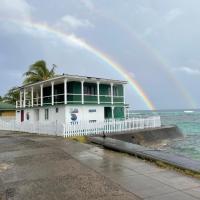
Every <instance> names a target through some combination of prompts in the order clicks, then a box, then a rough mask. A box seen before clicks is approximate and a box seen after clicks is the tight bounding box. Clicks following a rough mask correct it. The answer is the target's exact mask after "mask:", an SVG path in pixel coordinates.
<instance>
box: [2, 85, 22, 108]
mask: <svg viewBox="0 0 200 200" xmlns="http://www.w3.org/2000/svg"><path fill="white" fill-rule="evenodd" d="M17 100H19V91H18V90H17V87H13V88H11V89H10V90H9V91H8V92H7V94H6V95H5V96H4V97H3V102H5V103H9V104H13V105H15V103H16V101H17Z"/></svg>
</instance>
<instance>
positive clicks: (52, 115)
mask: <svg viewBox="0 0 200 200" xmlns="http://www.w3.org/2000/svg"><path fill="white" fill-rule="evenodd" d="M56 108H57V109H58V112H56ZM45 109H48V110H49V119H48V120H45ZM39 118H40V122H56V121H57V122H59V123H65V106H64V105H60V106H49V107H45V108H44V107H43V108H40V116H39Z"/></svg>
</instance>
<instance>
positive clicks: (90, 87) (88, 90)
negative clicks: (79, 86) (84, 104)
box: [84, 85, 97, 95]
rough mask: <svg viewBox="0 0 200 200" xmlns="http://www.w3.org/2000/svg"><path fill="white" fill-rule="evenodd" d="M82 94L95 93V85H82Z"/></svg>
mask: <svg viewBox="0 0 200 200" xmlns="http://www.w3.org/2000/svg"><path fill="white" fill-rule="evenodd" d="M84 94H89V95H96V94H97V88H96V86H95V85H85V86H84Z"/></svg>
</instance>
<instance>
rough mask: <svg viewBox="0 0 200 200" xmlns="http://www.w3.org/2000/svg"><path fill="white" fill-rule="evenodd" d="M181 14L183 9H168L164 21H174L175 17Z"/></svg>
mask: <svg viewBox="0 0 200 200" xmlns="http://www.w3.org/2000/svg"><path fill="white" fill-rule="evenodd" d="M182 14H183V10H181V9H180V8H175V9H173V10H170V11H169V12H168V13H167V15H166V16H165V21H166V22H167V23H170V22H172V21H174V20H175V19H177V17H179V16H181V15H182Z"/></svg>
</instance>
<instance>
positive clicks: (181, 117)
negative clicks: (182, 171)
mask: <svg viewBox="0 0 200 200" xmlns="http://www.w3.org/2000/svg"><path fill="white" fill-rule="evenodd" d="M139 113H140V114H141V115H152V114H153V115H160V116H161V121H162V124H163V125H177V126H178V127H179V128H180V129H181V131H182V132H183V134H184V136H185V137H184V138H183V139H179V140H173V141H170V142H169V143H168V144H167V145H166V146H164V147H163V148H162V149H163V150H165V151H169V152H174V153H177V154H181V155H184V156H187V157H190V158H192V159H196V160H200V110H193V111H192V112H184V110H176V111H175V110H172V111H157V112H144V111H142V112H138V114H139Z"/></svg>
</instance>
